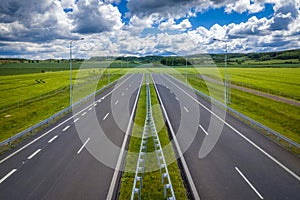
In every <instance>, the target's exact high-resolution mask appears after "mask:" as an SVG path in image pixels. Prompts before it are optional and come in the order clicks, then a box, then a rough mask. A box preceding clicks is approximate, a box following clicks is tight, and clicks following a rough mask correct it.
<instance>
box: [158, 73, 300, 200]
mask: <svg viewBox="0 0 300 200" xmlns="http://www.w3.org/2000/svg"><path fill="white" fill-rule="evenodd" d="M153 80H154V82H155V84H156V88H157V91H158V94H159V96H160V98H161V104H162V107H163V109H165V110H166V113H167V117H166V118H168V120H169V122H170V124H169V126H170V129H171V130H172V131H173V133H174V135H176V141H175V140H173V144H174V145H173V146H176V142H177V143H178V148H179V149H180V150H177V151H178V152H179V154H180V153H181V152H182V153H183V157H182V162H183V163H186V168H185V170H186V174H187V179H188V180H189V182H190V185H191V190H192V192H193V193H194V196H195V197H196V198H200V199H201V200H213V199H230V200H234V199H237V200H240V199H243V200H246V199H249V200H253V199H272V200H275V199H278V200H282V199H293V200H296V199H300V178H299V175H300V160H299V158H297V157H296V156H294V155H292V154H291V153H289V152H288V151H286V150H284V149H283V148H281V147H280V146H278V145H277V144H275V143H274V142H272V141H270V140H269V139H267V138H266V137H264V136H262V135H261V134H259V133H258V132H256V131H255V130H253V129H252V128H250V127H249V126H247V125H245V124H243V123H242V122H240V121H238V120H236V119H235V118H233V117H232V116H230V115H229V114H227V115H226V117H224V119H225V121H226V123H225V124H224V121H223V119H222V111H221V110H220V109H218V108H214V109H213V111H212V106H211V104H210V102H207V101H206V100H203V99H202V98H200V97H198V96H196V95H195V94H193V92H192V90H191V89H190V88H189V87H187V86H186V85H184V84H183V83H182V82H179V81H178V80H176V79H174V78H172V77H170V76H168V75H164V74H153ZM219 115H221V117H216V116H219ZM222 124H223V125H222ZM219 131H221V132H220V133H221V135H220V137H219V138H218V132H219ZM189 140H190V141H189ZM215 140H217V142H216V145H215V146H214V147H213V148H212V151H211V152H210V153H209V154H208V155H206V156H203V155H202V156H199V150H200V148H201V146H205V145H207V144H208V143H211V144H214V141H215ZM205 143H206V144H205ZM183 166H184V164H183ZM189 176H190V177H189Z"/></svg>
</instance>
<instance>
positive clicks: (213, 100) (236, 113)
mask: <svg viewBox="0 0 300 200" xmlns="http://www.w3.org/2000/svg"><path fill="white" fill-rule="evenodd" d="M168 76H169V77H171V78H173V79H174V80H176V81H179V82H181V83H182V84H183V85H185V86H187V87H190V86H188V85H187V84H186V83H185V82H183V81H181V80H179V79H177V78H175V77H173V76H171V75H168ZM192 89H193V90H194V91H195V92H196V93H197V94H198V95H199V96H201V97H203V98H205V99H208V100H210V101H211V102H212V103H214V104H215V105H217V106H219V107H221V108H222V109H227V110H228V111H229V112H231V113H233V114H235V115H237V116H238V117H240V118H242V119H243V120H245V121H246V122H249V123H250V124H252V125H254V126H257V127H259V128H260V129H262V130H265V131H266V132H267V133H268V134H272V135H274V136H276V138H277V140H280V139H281V140H283V141H285V142H287V143H288V144H289V147H291V146H294V147H296V148H298V149H300V144H298V143H297V142H295V141H293V140H291V139H289V138H287V137H285V136H283V135H281V134H280V133H278V132H276V131H274V130H273V129H271V128H269V127H267V126H265V125H263V124H261V123H259V122H257V121H255V120H254V119H251V118H250V117H248V116H246V115H244V114H242V113H240V112H238V111H237V110H234V109H233V108H231V107H229V106H227V105H225V104H224V103H221V102H219V101H218V100H216V99H214V98H213V97H211V96H208V95H207V94H204V93H203V92H200V91H199V90H197V89H195V88H193V87H192Z"/></svg>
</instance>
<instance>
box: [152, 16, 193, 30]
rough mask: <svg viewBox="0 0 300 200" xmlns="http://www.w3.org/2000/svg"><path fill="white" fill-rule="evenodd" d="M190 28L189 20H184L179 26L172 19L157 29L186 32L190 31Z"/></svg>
mask: <svg viewBox="0 0 300 200" xmlns="http://www.w3.org/2000/svg"><path fill="white" fill-rule="evenodd" d="M191 27H192V24H191V22H190V21H189V19H184V20H183V21H181V22H180V23H179V24H176V22H175V21H174V19H172V18H171V19H169V20H168V21H166V22H162V23H161V24H160V25H159V26H158V28H159V29H160V30H162V31H164V30H177V31H186V30H187V29H190V28H191Z"/></svg>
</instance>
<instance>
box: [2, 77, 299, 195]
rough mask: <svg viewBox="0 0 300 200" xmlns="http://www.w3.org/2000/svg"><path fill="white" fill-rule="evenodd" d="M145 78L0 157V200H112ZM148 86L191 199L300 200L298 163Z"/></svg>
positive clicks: (219, 115) (187, 97) (168, 88)
mask: <svg viewBox="0 0 300 200" xmlns="http://www.w3.org/2000/svg"><path fill="white" fill-rule="evenodd" d="M142 79H143V76H142V75H140V74H135V75H127V76H126V77H124V78H122V79H121V80H120V81H119V82H118V84H116V85H115V86H114V87H112V88H110V89H108V90H106V91H105V92H104V93H102V94H100V95H98V96H97V97H96V98H95V100H93V101H90V102H87V103H86V104H85V105H83V106H80V108H77V109H75V110H74V112H73V114H70V115H68V116H65V117H63V118H62V119H60V120H59V121H58V122H57V123H55V124H53V125H51V126H49V127H48V128H47V129H46V130H44V131H42V132H40V133H38V134H37V135H36V136H35V137H34V138H30V139H28V140H27V141H25V142H24V143H23V144H22V145H20V146H18V147H17V148H15V149H13V150H11V151H9V152H7V153H6V154H4V155H2V156H1V157H0V199H1V200H2V199H5V200H6V199H8V200H14V199H115V198H116V191H117V190H118V184H119V181H120V179H119V178H120V176H119V173H118V170H115V168H120V167H122V165H123V162H122V159H123V158H124V156H123V154H122V153H120V152H122V151H120V148H123V149H124V148H126V144H127V141H128V137H130V136H128V134H130V128H131V125H132V124H131V121H132V118H133V116H134V111H135V106H136V102H137V97H138V94H139V91H140V86H141V83H142ZM153 80H154V83H155V85H156V88H157V92H158V95H159V97H160V100H161V106H162V108H163V110H164V111H165V113H164V114H165V115H166V116H165V117H166V119H167V121H168V123H169V127H170V130H171V133H172V134H173V135H174V136H175V135H176V137H175V139H174V140H173V144H174V148H175V150H176V152H177V154H178V155H180V154H181V153H183V156H182V157H181V163H182V170H184V172H185V175H186V181H187V182H188V183H189V185H190V188H191V191H192V192H193V195H194V197H195V198H196V199H198V198H201V200H203V199H209V200H210V199H222V200H223V199H230V200H234V199H251V200H252V199H272V200H274V199H280V200H281V199H300V178H299V175H300V167H299V166H300V161H299V158H297V157H295V156H294V155H292V154H291V153H289V152H288V151H286V150H284V149H283V148H281V147H280V146H278V145H277V144H275V143H274V142H272V141H270V140H269V139H267V138H266V137H264V136H262V135H261V134H259V133H258V132H256V131H255V130H253V129H252V128H250V127H249V126H247V125H245V124H243V123H242V122H240V121H238V120H236V119H235V118H233V117H231V116H230V115H229V114H227V115H226V116H225V115H224V113H223V112H222V111H221V110H220V109H218V108H215V107H213V106H212V105H211V104H210V102H207V101H206V100H203V99H202V98H200V97H198V96H197V95H195V94H193V92H192V90H191V89H190V88H188V87H187V86H185V85H184V84H182V83H181V82H179V81H177V80H175V79H173V78H171V77H170V76H168V75H163V74H153ZM223 117H224V119H223ZM219 136H220V137H219ZM214 143H216V144H215V145H214ZM210 148H212V150H211V151H210V152H209V150H210ZM200 149H201V151H200ZM199 152H200V153H199ZM207 153H208V154H207ZM206 154H207V155H206Z"/></svg>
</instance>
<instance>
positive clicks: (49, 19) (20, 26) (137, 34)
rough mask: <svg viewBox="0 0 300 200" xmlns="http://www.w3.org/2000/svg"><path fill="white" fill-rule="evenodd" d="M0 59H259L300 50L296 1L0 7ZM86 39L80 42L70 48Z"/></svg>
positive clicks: (54, 0)
mask: <svg viewBox="0 0 300 200" xmlns="http://www.w3.org/2000/svg"><path fill="white" fill-rule="evenodd" d="M1 2H2V3H1V5H0V11H1V14H2V15H1V16H0V30H1V31H0V56H1V57H25V58H32V59H48V58H67V57H68V46H69V43H70V41H71V40H75V42H74V55H75V56H77V57H85V58H87V57H90V56H94V55H97V56H105V55H120V54H122V55H137V56H142V55H149V54H164V52H173V53H174V54H184V55H187V54H193V53H220V52H223V51H224V44H223V43H222V42H213V39H214V38H218V39H223V40H226V41H227V42H228V46H229V51H230V52H242V53H246V52H261V51H279V50H285V49H297V48H299V47H300V42H299V39H298V38H299V35H300V9H299V7H300V2H299V0H238V1H236V0H207V1H203V0H190V1H186V0H176V1H173V0H164V1H153V0H129V1H127V0H76V1H74V0H44V1H40V0H26V1H19V0H2V1H1ZM82 37H84V38H85V39H84V40H83V41H76V40H78V39H79V38H82Z"/></svg>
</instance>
